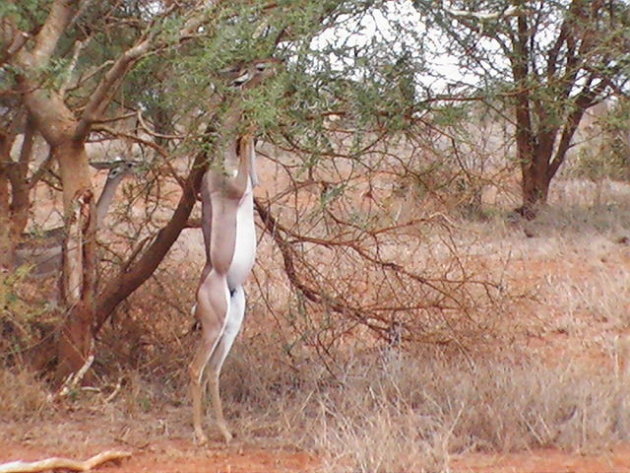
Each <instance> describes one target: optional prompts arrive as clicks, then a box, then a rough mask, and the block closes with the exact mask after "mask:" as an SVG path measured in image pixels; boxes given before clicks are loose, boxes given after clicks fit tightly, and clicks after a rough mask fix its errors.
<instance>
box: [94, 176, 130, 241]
mask: <svg viewBox="0 0 630 473" xmlns="http://www.w3.org/2000/svg"><path fill="white" fill-rule="evenodd" d="M122 180H123V178H122V176H116V177H114V178H112V179H107V181H106V182H105V186H104V187H103V190H102V191H101V195H100V196H99V197H98V201H97V202H96V228H97V229H98V228H101V227H102V225H103V222H104V221H105V216H106V215H107V211H108V210H109V206H110V205H111V203H112V200H114V195H116V189H117V188H118V186H119V185H120V183H121V182H122Z"/></svg>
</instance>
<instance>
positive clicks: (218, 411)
mask: <svg viewBox="0 0 630 473" xmlns="http://www.w3.org/2000/svg"><path fill="white" fill-rule="evenodd" d="M244 315H245V293H244V291H243V288H242V287H240V286H239V287H238V288H236V289H235V290H234V291H233V292H232V295H231V298H230V305H229V311H228V317H227V320H226V323H225V328H224V330H223V333H222V335H221V338H220V340H219V343H218V344H217V346H216V349H215V350H214V351H213V352H212V355H211V357H210V363H209V366H208V368H209V369H208V378H207V380H208V384H209V387H210V396H211V397H212V407H213V410H214V416H215V419H216V423H217V427H218V428H219V430H220V431H221V434H222V435H223V438H224V439H225V442H226V443H229V442H230V440H232V434H231V433H230V431H229V430H228V428H227V425H226V422H225V417H224V416H223V405H222V402H221V394H220V389H219V378H220V376H221V368H222V367H223V363H224V362H225V359H226V358H227V355H228V353H229V352H230V349H231V348H232V345H233V343H234V340H235V339H236V336H237V335H238V332H239V331H240V329H241V325H242V323H243V318H244Z"/></svg>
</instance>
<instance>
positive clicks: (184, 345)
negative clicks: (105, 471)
mask: <svg viewBox="0 0 630 473" xmlns="http://www.w3.org/2000/svg"><path fill="white" fill-rule="evenodd" d="M561 185H563V184H562V183H559V186H561ZM563 189H564V190H562V192H560V190H561V189H559V187H556V190H555V191H554V192H555V194H554V195H553V196H552V197H553V199H552V205H551V207H550V209H548V210H547V211H546V212H545V213H544V214H543V215H542V216H541V218H540V219H538V220H537V221H536V222H533V223H532V224H522V223H520V224H518V225H516V226H514V225H511V224H508V223H506V222H505V221H504V220H503V218H502V213H501V212H498V211H497V212H496V213H495V214H494V216H491V217H490V218H488V219H487V220H485V221H483V222H480V221H472V222H471V221H465V220H462V219H460V220H456V221H454V222H453V223H454V225H453V226H452V227H451V229H450V232H449V233H448V234H447V235H444V234H439V233H437V232H436V231H434V229H431V230H430V231H429V230H425V228H422V229H421V230H424V232H420V231H419V232H418V233H417V234H415V235H414V234H410V233H406V234H405V238H400V240H396V241H395V242H393V243H392V244H391V245H389V244H386V245H383V247H382V250H383V254H384V255H385V256H386V257H387V258H391V259H393V260H394V261H397V258H398V259H399V260H402V261H405V262H406V263H409V264H410V265H411V268H412V269H413V270H416V271H418V272H419V273H423V274H424V271H425V269H426V268H434V269H435V270H436V271H443V270H444V269H445V268H446V270H448V271H451V272H456V271H463V272H465V273H466V274H474V275H476V276H475V277H480V278H482V279H484V280H491V281H495V282H498V283H499V285H500V294H498V293H497V294H498V295H500V296H501V297H495V298H494V299H493V301H494V302H493V303H490V302H489V299H481V298H478V297H479V293H477V292H475V290H470V291H468V292H466V293H465V295H466V297H468V298H469V300H470V301H472V302H477V305H476V310H475V311H474V312H471V314H468V315H471V316H470V317H468V316H467V317H463V318H461V319H459V318H457V317H454V318H452V319H449V320H448V322H452V321H455V322H457V323H460V321H461V323H460V324H459V325H458V324H455V325H454V326H453V325H451V326H449V325H448V324H445V326H447V327H448V328H449V329H451V330H453V332H452V333H453V334H454V335H453V336H452V337H451V338H450V341H449V343H448V344H447V345H446V346H442V345H439V346H435V345H431V344H427V343H419V341H418V340H420V338H421V337H418V338H417V339H414V338H413V337H409V338H407V339H404V340H403V341H402V342H401V344H400V345H394V346H388V345H387V343H386V340H384V339H381V338H379V337H376V336H374V335H373V334H372V333H371V332H370V331H368V330H364V329H361V328H357V327H356V326H354V327H351V329H347V328H348V326H346V325H344V324H347V323H348V321H347V320H346V321H342V320H341V319H340V318H339V316H338V315H337V314H334V313H330V312H326V311H325V310H322V311H321V312H317V313H313V312H311V313H307V312H306V311H305V305H304V301H303V300H301V299H300V298H299V297H297V296H296V295H295V292H293V291H290V290H289V286H288V283H287V281H286V279H285V278H284V277H283V276H282V275H281V274H278V272H277V271H274V270H271V269H267V268H274V267H275V268H277V267H278V254H277V252H274V251H273V247H272V245H271V243H270V242H269V241H266V240H263V242H262V243H261V259H262V260H263V264H262V265H261V266H259V267H258V268H257V270H256V273H255V279H254V280H253V281H252V282H251V283H250V286H249V300H250V306H249V314H250V315H249V318H248V320H247V322H246V327H245V330H244V333H243V335H242V336H241V337H240V338H239V340H238V341H237V343H236V346H235V348H234V350H233V353H232V355H231V356H230V358H229V359H228V362H227V363H226V367H225V369H224V374H223V377H222V386H223V396H224V399H225V409H226V415H227V417H228V419H229V421H230V423H231V425H232V428H233V430H234V431H235V432H236V433H237V434H238V435H239V438H240V439H242V441H243V442H245V443H246V444H251V443H254V444H259V445H264V446H287V445H290V446H295V447H298V448H302V449H306V450H308V451H311V452H314V453H316V454H317V455H318V458H322V459H323V465H322V471H324V472H337V471H357V472H366V473H367V472H370V473H372V472H382V473H398V472H406V471H444V470H447V469H448V464H449V461H450V458H451V457H452V456H453V455H457V454H460V453H462V452H468V451H492V452H512V451H520V450H526V449H531V448H538V447H557V448H561V449H565V450H570V451H579V452H592V451H595V450H602V449H606V448H608V447H611V446H613V445H615V444H617V443H619V442H623V441H627V440H629V439H630V410H629V409H627V405H628V395H629V394H630V393H629V392H628V386H629V385H630V384H629V381H630V380H628V379H627V378H625V376H627V375H626V374H625V373H626V372H627V371H628V370H627V366H629V363H628V360H627V358H628V356H629V354H628V353H627V352H628V350H625V349H620V348H619V345H618V343H617V339H618V337H619V335H620V334H622V336H623V334H624V333H627V332H628V329H630V318H629V317H630V315H629V314H630V306H629V303H630V292H629V291H630V289H629V288H630V264H628V263H629V262H630V252H629V248H630V247H628V245H627V243H624V240H623V237H624V236H626V235H628V236H630V199H628V193H627V188H626V187H623V188H620V189H617V188H616V187H614V186H610V188H609V192H610V193H609V194H607V195H604V196H603V197H602V196H600V197H601V198H602V199H603V201H606V202H609V203H608V204H606V205H605V206H604V207H597V206H593V205H592V202H593V201H592V200H589V197H588V195H582V197H583V199H584V202H585V203H584V204H583V205H573V206H569V205H568V202H570V201H574V200H575V199H576V197H575V196H574V195H573V193H575V192H577V193H582V194H585V191H584V188H581V187H579V186H578V185H576V184H575V183H574V182H571V183H569V184H567V185H566V186H565V187H564V188H563ZM610 202H614V205H613V204H610ZM528 233H529V234H530V235H529V236H528V235H527V234H528ZM198 243H199V242H198ZM394 243H395V244H394ZM190 244H191V243H190V242H188V243H187V245H190ZM178 251H180V253H176V255H177V258H179V260H178V261H181V258H182V257H184V256H182V255H186V253H185V252H184V251H185V248H183V249H182V248H180V249H179V250H178ZM410 254H411V255H414V254H417V255H418V256H417V257H415V258H414V259H413V261H410V256H409V255H410ZM198 257H199V255H198V254H196V253H194V252H191V253H190V254H188V256H186V258H188V260H198V259H199V258H198ZM413 265H416V266H413ZM184 266H186V267H184ZM192 266H193V265H181V264H172V263H171V264H166V265H164V266H163V267H162V268H161V272H160V273H159V274H158V275H157V277H156V279H154V280H153V281H152V282H151V283H150V284H148V285H147V286H146V287H145V288H143V289H142V290H141V291H140V292H139V293H137V294H135V295H134V296H133V297H132V298H131V300H130V301H129V303H128V304H125V305H124V306H123V307H122V308H121V310H120V311H119V312H118V314H117V316H116V318H115V319H114V320H113V321H112V323H111V324H108V325H107V326H106V328H105V330H104V331H103V333H102V334H101V337H100V346H99V350H98V353H99V359H98V360H97V362H96V363H95V366H94V370H95V372H96V373H97V374H98V375H99V376H100V377H101V384H100V387H101V392H100V393H92V392H81V393H80V395H78V396H77V397H76V398H75V399H68V400H67V401H65V405H64V406H66V407H67V406H71V407H73V408H75V409H78V411H77V412H79V413H80V412H88V413H93V412H97V413H98V416H99V419H101V421H100V424H99V425H100V427H99V428H100V429H105V430H106V432H105V433H103V432H102V431H101V432H100V433H99V432H98V429H97V431H95V432H94V433H93V434H92V433H91V434H90V435H94V436H95V437H98V436H99V435H100V437H99V438H109V439H112V441H121V440H120V439H122V441H124V442H129V443H131V444H132V445H135V446H137V445H142V444H144V443H145V442H148V441H151V440H154V439H160V438H163V437H164V436H171V437H175V438H177V437H181V438H184V439H190V438H191V427H190V406H189V401H188V397H187V387H186V383H187V375H186V369H185V368H186V366H187V364H188V362H189V360H190V357H191V353H192V350H193V347H194V344H195V343H196V340H197V337H198V333H197V332H194V331H191V327H192V317H191V316H190V314H189V309H188V307H189V306H190V304H191V303H192V299H193V288H194V285H195V282H196V278H197V277H198V276H197V275H198V271H199V270H200V264H196V265H195V267H192ZM350 269H351V268H348V267H343V266H341V265H337V266H336V267H334V268H330V271H329V273H330V274H331V275H333V276H334V277H335V278H337V279H338V280H340V281H342V282H343V280H344V278H347V277H348V275H349V274H350V275H351V271H350ZM460 274H463V273H460ZM392 280H393V279H392ZM351 286H352V284H345V283H344V286H343V287H344V288H345V289H348V288H350V287H351ZM387 291H391V288H386V289H384V290H383V291H382V292H381V293H380V295H381V296H383V297H386V296H387V294H389V292H387ZM497 294H495V296H497ZM369 297H375V294H371V295H370V296H369ZM473 307H474V306H473ZM403 315H404V316H405V317H408V319H406V318H403V319H402V320H404V321H407V320H414V321H415V322H417V327H418V329H419V330H420V329H424V330H426V327H423V326H422V325H423V324H426V323H427V321H429V322H431V321H432V320H434V319H430V318H421V317H417V316H418V313H409V314H403ZM339 327H342V329H340V328H339ZM408 327H409V328H414V327H416V325H413V324H409V325H408ZM473 329H474V330H477V332H476V333H475V336H473V337H461V338H460V337H459V336H458V334H459V333H460V332H463V331H466V330H473ZM624 353H625V354H624ZM624 367H626V368H624ZM118 380H122V381H121V391H120V394H119V395H118V396H117V397H116V398H115V399H114V400H113V401H111V402H105V399H106V398H107V396H108V395H109V394H110V393H111V392H112V390H113V389H114V386H115V385H116V384H117V382H118ZM45 396H46V386H44V385H43V384H42V383H40V382H38V381H37V380H36V379H35V378H33V377H32V376H31V375H29V374H28V373H25V372H22V371H18V372H11V371H8V370H6V369H5V370H3V371H0V413H1V414H0V415H2V419H4V420H7V421H11V422H13V423H14V428H13V430H11V431H12V432H16V431H17V430H16V429H18V430H19V427H15V425H18V424H19V423H20V422H23V421H24V419H26V418H27V417H31V416H32V415H33V413H34V412H35V413H37V416H36V417H35V418H36V419H37V420H41V421H42V424H43V426H42V431H48V432H50V431H51V430H54V429H55V427H54V425H52V424H46V423H47V422H48V418H47V417H46V416H43V415H42V414H43V413H44V412H47V410H48V408H47V406H48V405H47V404H46V401H45ZM62 411H63V409H62ZM64 415H65V414H64V413H63V412H58V413H57V414H55V415H54V416H53V417H54V421H55V422H56V423H58V424H59V425H65V424H64V422H69V420H67V419H65V417H64ZM77 416H78V417H77V418H76V419H75V420H74V421H75V422H77V423H78V422H81V421H83V422H85V418H86V417H88V418H89V417H90V416H89V415H85V416H84V417H80V416H79V414H77ZM81 419H83V420H81ZM102 419H107V422H106V423H103V422H102ZM46 425H48V427H46ZM56 428H57V429H59V428H60V427H59V426H58V427H56ZM211 434H214V435H215V436H216V437H217V438H218V434H217V433H216V432H212V431H211Z"/></svg>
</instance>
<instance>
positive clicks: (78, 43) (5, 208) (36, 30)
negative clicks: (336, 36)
mask: <svg viewBox="0 0 630 473" xmlns="http://www.w3.org/2000/svg"><path fill="white" fill-rule="evenodd" d="M373 5H374V2H362V1H356V0H355V1H350V2H344V1H340V0H331V1H324V2H319V1H318V2H313V1H310V0H304V1H293V0H292V1H283V2H275V3H271V4H268V3H266V2H262V1H261V2H250V1H243V2H224V1H220V0H217V1H212V2H194V1H191V2H170V1H164V2H154V1H142V0H139V1H129V2H115V3H114V4H110V3H107V2H102V3H93V2H90V1H89V0H84V1H78V2H71V1H67V0H53V1H29V2H8V3H5V4H3V5H2V7H1V8H2V20H0V39H1V41H2V42H1V43H0V67H1V68H0V81H1V82H0V100H2V103H1V105H2V110H1V111H2V117H3V122H2V133H0V139H1V141H0V145H1V146H0V150H1V151H2V155H1V166H0V211H1V213H0V220H1V222H0V223H2V224H3V225H2V232H1V233H0V246H2V248H6V249H8V250H9V251H7V254H10V252H11V249H12V247H13V246H14V241H15V240H16V239H17V237H19V235H20V234H21V232H22V230H23V229H24V228H25V226H26V225H27V222H28V216H29V213H28V210H29V207H30V205H31V203H30V201H29V196H30V190H31V189H32V188H33V187H34V185H35V184H36V183H37V182H38V179H39V178H40V177H41V176H43V175H44V174H45V170H46V169H47V168H48V167H49V166H50V164H51V163H53V165H54V164H56V165H57V166H58V168H59V174H60V182H61V188H62V192H63V211H64V221H65V227H66V232H65V241H64V257H63V268H62V278H61V279H62V287H63V293H62V296H63V304H64V307H65V313H64V314H63V315H64V317H63V318H62V319H61V320H62V321H63V322H62V326H61V328H60V334H61V336H60V337H59V342H58V344H57V347H56V357H57V359H58V368H59V369H58V372H59V373H60V374H65V373H68V372H72V371H76V370H78V369H79V368H80V367H81V366H82V365H83V363H84V362H85V360H86V359H87V358H88V355H89V353H90V352H91V346H92V344H93V340H94V335H95V334H96V333H97V332H98V330H99V329H100V328H101V327H102V325H103V324H104V323H105V321H106V320H107V318H108V317H109V316H110V314H111V313H112V312H113V310H114V309H115V308H116V306H117V305H118V304H119V303H120V302H121V301H122V300H124V299H125V298H126V297H127V296H128V295H130V294H131V293H132V292H133V291H135V290H136V289H137V288H138V287H139V286H140V285H141V284H142V283H143V282H144V281H146V280H147V279H148V278H149V277H150V275H151V274H152V272H153V271H154V270H155V268H156V267H157V266H158V265H159V263H160V261H161V260H162V258H163V257H164V255H165V254H166V253H167V251H168V250H169V248H170V247H171V245H172V244H173V242H174V241H175V240H176V239H177V237H178V235H179V233H180V232H181V230H182V229H183V228H185V227H186V225H188V218H189V215H190V213H191V210H192V208H193V206H194V204H195V201H196V194H197V187H198V185H199V181H200V178H201V176H202V174H203V171H204V169H205V167H206V165H207V163H208V162H209V161H211V160H212V154H213V148H212V144H213V142H214V141H215V140H214V139H213V136H214V134H215V133H216V132H217V130H214V129H213V126H212V123H214V122H215V121H220V117H219V116H220V114H221V113H223V111H224V110H223V109H224V108H225V107H223V105H222V103H223V101H222V96H223V95H224V93H225V87H226V82H225V80H224V79H223V76H222V71H225V70H227V69H230V68H234V67H239V66H240V65H242V64H244V63H247V62H248V61H252V60H256V59H261V58H267V57H270V56H277V57H279V58H280V59H285V60H287V67H294V68H295V69H294V72H295V73H296V77H292V78H291V79H290V80H289V79H287V78H286V76H285V77H284V79H282V77H280V79H279V80H278V81H277V82H276V84H277V85H276V86H274V85H273V84H271V85H270V86H269V87H265V88H264V89H262V90H260V91H257V92H256V93H255V94H254V93H252V94H251V96H249V97H247V96H243V97H241V98H240V100H243V101H244V104H243V109H244V110H245V116H246V121H247V122H248V123H245V124H244V126H249V124H255V125H256V126H257V127H258V128H259V129H263V130H264V129H265V128H269V127H271V126H272V124H273V123H276V122H278V117H279V116H280V115H281V114H280V113H279V111H280V110H282V109H284V110H285V111H287V110H288V109H291V108H293V109H296V108H297V109H300V111H299V112H298V113H296V114H288V116H286V117H285V119H284V120H285V121H284V123H282V124H281V128H282V126H284V127H285V129H293V131H294V132H295V131H296V130H297V131H298V132H299V131H300V130H304V129H306V128H307V127H306V126H305V125H304V123H306V122H308V121H309V120H310V121H311V122H312V121H313V117H312V110H311V111H310V112H308V111H305V107H303V105H304V104H305V103H306V104H308V102H309V101H310V103H311V105H312V104H313V101H315V102H318V103H320V104H321V103H328V102H329V101H330V99H331V97H330V96H327V95H326V94H324V98H323V99H322V97H321V96H318V93H317V92H318V90H319V85H321V84H322V83H326V81H325V80H324V79H323V78H322V76H321V75H320V76H318V73H317V72H316V71H315V69H314V64H313V62H312V61H310V60H304V57H305V56H308V54H309V53H310V52H311V51H312V50H311V49H310V47H309V43H310V41H311V40H312V39H313V37H314V36H315V35H316V34H317V32H318V31H321V30H322V29H324V28H327V27H329V26H330V25H331V24H332V23H334V22H335V21H336V20H337V19H347V18H348V17H349V16H351V15H356V14H360V13H361V12H362V11H364V10H365V9H367V8H369V7H371V6H373ZM342 49H343V48H342ZM344 51H345V53H344V54H346V55H349V54H350V55H351V53H352V51H347V50H344ZM322 57H325V58H327V61H328V62H330V57H329V56H328V53H324V54H323V56H322ZM299 58H302V60H300V59H299ZM324 62H326V61H324ZM364 69H367V68H366V67H365V66H364ZM323 70H324V71H325V73H326V74H328V75H329V76H330V75H333V76H334V75H335V74H337V75H339V71H333V70H332V69H331V68H330V67H323ZM320 72H321V70H320ZM300 74H301V79H299V80H296V78H297V75H300ZM156 76H157V77H159V79H160V80H157V81H156ZM300 81H301V82H300ZM333 82H334V81H333ZM278 84H279V85H278ZM335 84H337V85H336V86H335V87H337V88H339V87H338V85H339V84H342V85H343V87H341V89H345V88H347V85H348V82H347V81H344V80H339V81H336V82H335ZM296 85H298V86H299V85H302V86H304V87H302V88H296ZM335 87H333V89H335ZM336 91H337V92H339V91H340V90H336ZM333 92H334V91H333ZM331 93H332V92H331ZM346 98H347V97H346ZM270 104H271V106H270ZM365 108H366V110H364V111H366V112H368V110H367V109H368V108H370V107H365ZM366 116H367V114H366ZM130 117H137V120H136V121H135V122H136V125H133V126H131V127H130V126H129V124H128V121H129V118H130ZM298 121H301V125H300V126H295V125H296V123H297V122H298ZM138 124H139V125H138ZM200 130H206V131H205V132H200ZM169 133H170V134H169ZM281 134H282V133H281ZM19 135H22V136H23V139H22V141H21V149H20V153H19V154H20V156H19V159H17V160H15V159H14V157H13V156H11V148H12V146H13V144H14V142H16V137H18V136H19ZM39 136H41V137H42V138H43V140H44V141H45V143H46V145H47V148H48V150H49V155H50V159H49V160H45V161H44V163H43V164H42V165H41V167H40V168H39V169H37V170H35V171H33V172H31V171H30V170H29V165H30V164H31V163H30V161H31V160H32V158H33V153H32V152H31V150H32V145H33V142H34V140H35V138H36V137H39ZM103 136H106V137H109V138H112V139H118V138H121V137H124V138H125V139H128V140H132V141H134V142H136V143H137V144H139V145H140V146H143V147H146V148H148V149H150V150H152V151H153V152H154V153H155V154H156V155H157V156H158V157H159V158H160V159H159V160H158V161H160V163H163V162H166V164H167V165H168V162H167V161H168V159H170V158H171V157H174V156H182V155H187V156H189V157H191V159H190V163H191V164H190V166H189V167H188V169H187V171H186V173H185V174H184V175H178V174H177V173H173V177H174V178H175V180H176V181H177V182H178V183H179V184H180V185H181V194H180V198H179V202H178V203H177V206H176V208H175V209H174V211H173V213H172V215H171V217H170V219H169V221H168V222H167V223H166V224H165V225H163V226H162V227H161V228H159V230H158V231H157V232H155V233H152V234H151V235H148V236H147V235H143V239H142V241H141V242H139V243H138V244H137V246H136V247H135V248H134V249H133V251H132V252H131V255H130V257H129V259H128V261H126V262H125V263H124V264H122V265H121V268H122V269H121V271H120V272H118V273H117V274H115V275H114V277H112V278H111V279H109V280H107V281H104V282H102V284H101V285H100V287H98V288H97V287H96V279H95V271H96V263H97V261H96V249H95V245H96V238H95V231H96V230H95V228H94V224H93V221H94V219H93V216H92V214H93V186H92V182H91V176H90V174H89V172H88V162H89V157H90V156H89V153H88V147H87V144H88V142H89V141H90V140H91V139H101V138H102V137H103ZM287 136H288V135H287ZM300 139H302V138H300ZM35 204H37V202H36V203H35ZM7 229H8V230H7ZM3 264H4V265H9V264H10V259H8V260H5V261H4V262H3ZM53 329H54V330H56V329H57V327H55V328H53ZM45 356H47V357H51V356H53V354H51V353H46V354H45Z"/></svg>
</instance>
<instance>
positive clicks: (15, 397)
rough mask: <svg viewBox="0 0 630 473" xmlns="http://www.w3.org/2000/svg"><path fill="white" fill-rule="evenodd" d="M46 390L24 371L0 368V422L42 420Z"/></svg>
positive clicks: (32, 375)
mask: <svg viewBox="0 0 630 473" xmlns="http://www.w3.org/2000/svg"><path fill="white" fill-rule="evenodd" d="M46 396H47V388H46V385H45V383H44V382H42V381H40V380H38V379H37V378H36V377H35V375H34V374H33V373H31V372H30V371H28V370H26V369H19V368H15V369H8V368H4V367H0V420H3V421H25V420H33V419H40V420H41V419H44V418H45V417H46V416H45V414H46V412H45V411H46V409H47V405H48V403H47V401H46Z"/></svg>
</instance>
